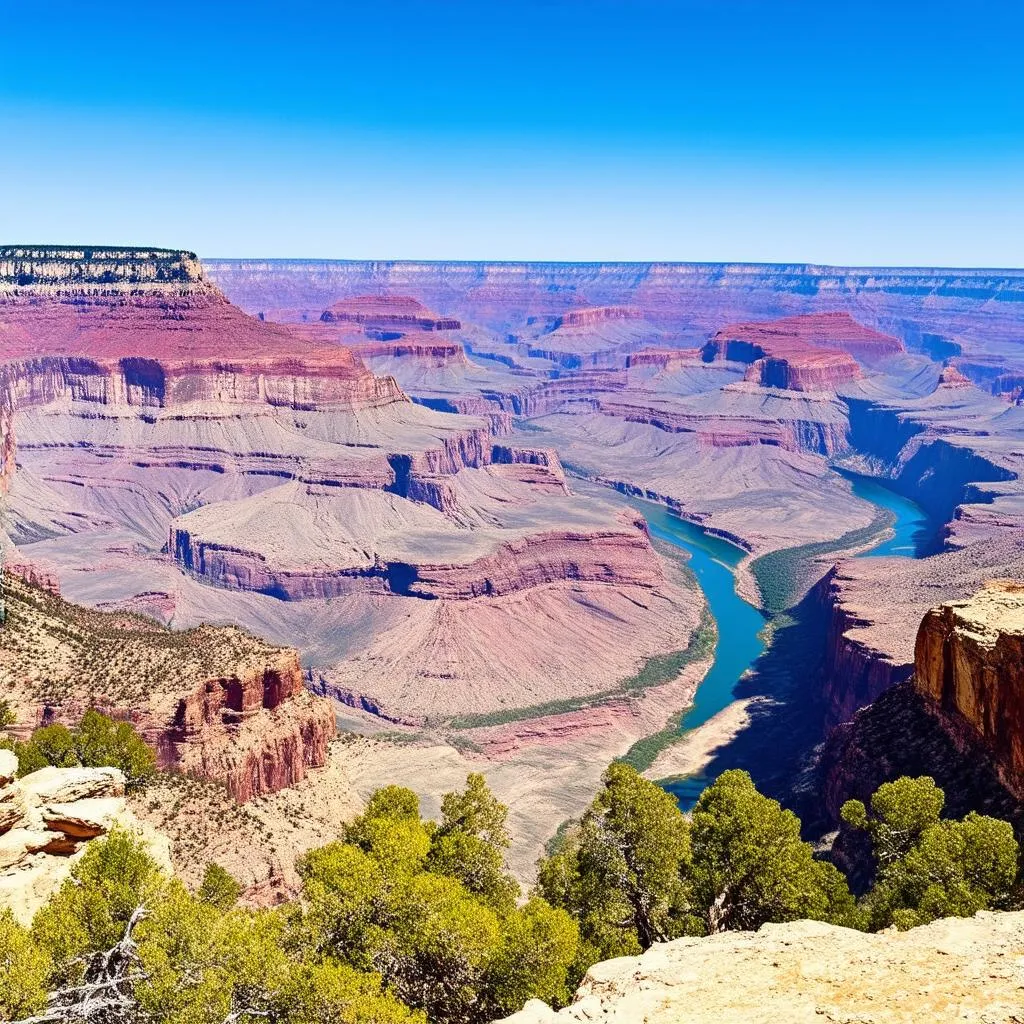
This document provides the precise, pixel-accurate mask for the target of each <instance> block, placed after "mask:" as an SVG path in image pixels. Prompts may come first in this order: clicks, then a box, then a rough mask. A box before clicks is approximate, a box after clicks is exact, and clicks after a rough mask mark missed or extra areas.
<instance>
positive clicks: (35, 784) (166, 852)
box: [0, 750, 171, 925]
mask: <svg viewBox="0 0 1024 1024" xmlns="http://www.w3.org/2000/svg"><path fill="white" fill-rule="evenodd" d="M17 765H18V760H17V758H16V757H15V756H14V754H12V753H11V752H10V751H9V750H0V911H3V910H8V909H9V910H11V911H12V912H13V914H14V916H15V918H17V919H18V920H19V921H21V922H22V923H23V924H26V925H27V924H29V923H30V922H31V920H32V917H33V915H34V914H35V912H36V911H37V910H39V908H40V907H42V906H44V905H45V904H46V902H47V901H48V900H49V899H50V897H51V896H52V895H53V894H54V893H55V892H56V891H57V890H58V889H59V888H60V887H61V885H62V884H63V882H64V880H65V879H66V878H67V877H68V875H69V874H70V873H71V869H72V867H73V866H74V864H75V861H76V860H78V858H79V857H80V856H81V855H82V854H83V853H84V852H85V849H86V847H87V846H88V844H89V841H90V840H92V839H96V838H99V837H100V836H104V835H106V834H107V833H108V832H109V831H110V830H111V829H112V828H114V827H115V826H118V827H120V828H124V829H127V830H129V831H131V832H134V833H136V834H137V835H138V836H139V838H140V839H141V840H142V841H143V842H144V843H145V844H146V846H147V847H148V849H149V852H150V853H151V854H152V855H153V856H154V857H155V858H156V860H157V862H158V863H159V864H160V866H161V867H162V868H164V869H165V870H167V871H170V869H171V846H170V842H169V840H168V839H167V837H166V836H165V835H163V834H162V833H159V832H157V831H156V830H155V829H153V828H152V827H151V826H148V825H143V824H142V823H141V822H140V821H139V820H138V819H137V818H136V817H135V815H134V814H133V813H132V812H131V811H130V810H129V809H128V807H127V804H126V803H125V797H124V792H125V777H124V774H123V773H122V772H121V771H119V770H118V769H117V768H54V767H48V768H41V769H40V770H39V771H35V772H32V773H31V774H29V775H26V776H24V777H23V778H20V779H16V778H15V777H14V776H15V771H16V769H17Z"/></svg>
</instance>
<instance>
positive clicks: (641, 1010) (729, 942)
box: [504, 912, 1024, 1024]
mask: <svg viewBox="0 0 1024 1024" xmlns="http://www.w3.org/2000/svg"><path fill="white" fill-rule="evenodd" d="M1022 948H1024V913H1003V914H1000V913H992V912H987V913H980V914H978V915H977V916H976V917H974V918H971V919H968V920H964V919H960V918H947V919H945V920H941V921H936V922H934V923H933V924H929V925H925V926H924V927H921V928H914V929H911V930H910V931H907V932H882V933H880V934H876V935H867V934H864V933H863V932H857V931H853V930H851V929H847V928H836V927H834V926H832V925H827V924H820V923H818V922H815V921H795V922H793V923H791V924H775V925H765V926H764V927H763V928H762V929H761V930H760V931H759V932H725V933H722V934H720V935H714V936H711V937H710V938H701V939H677V940H675V941H674V942H668V943H660V944H657V945H654V946H652V947H651V948H650V949H649V950H648V951H647V952H646V953H644V954H642V955H641V956H635V957H622V958H620V959H618V960H608V961H605V962H604V963H599V964H595V965H594V966H593V967H592V968H591V969H590V971H589V972H588V973H587V976H586V978H585V979H584V981H583V984H582V985H581V986H580V989H579V991H578V992H577V994H576V999H575V1001H574V1002H573V1003H572V1005H571V1006H569V1007H567V1008H566V1009H564V1010H562V1011H560V1012H559V1013H554V1012H553V1011H552V1010H551V1009H549V1008H548V1007H547V1006H545V1005H544V1004H543V1003H541V1002H538V1001H536V1000H534V1001H531V1002H530V1003H528V1004H527V1006H526V1007H525V1009H523V1010H522V1011H521V1012H519V1013H516V1014H513V1015H512V1016H511V1017H507V1018H505V1022H504V1024H570V1022H584V1021H587V1022H589V1021H598V1020H599V1021H602V1022H606V1024H640V1022H643V1024H732V1022H736V1024H739V1022H741V1021H742V1022H743V1024H853V1022H863V1024H869V1022H870V1024H924V1022H933V1024H946V1022H949V1021H954V1020H955V1021H966V1022H968V1024H1017V1022H1019V1021H1020V1020H1021V1016H1020V1014H1021V1006H1022V1000H1021V976H1020V964H1019V957H1020V951H1021V949H1022Z"/></svg>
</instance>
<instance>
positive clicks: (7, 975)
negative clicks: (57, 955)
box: [0, 910, 52, 1020]
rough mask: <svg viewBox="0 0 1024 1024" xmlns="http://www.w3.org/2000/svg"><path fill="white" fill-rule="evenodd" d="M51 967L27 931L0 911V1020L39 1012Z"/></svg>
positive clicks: (44, 997)
mask: <svg viewBox="0 0 1024 1024" xmlns="http://www.w3.org/2000/svg"><path fill="white" fill-rule="evenodd" d="M51 968H52V964H51V961H50V957H49V956H48V955H47V953H46V951H45V950H44V949H42V948H41V947H40V946H39V945H37V944H36V942H35V941H34V940H33V938H32V936H31V934H30V933H29V930H28V929H27V928H22V927H21V925H19V924H18V923H17V921H15V920H14V916H13V915H12V914H11V912H10V911H9V910H3V911H0V1020H16V1019H18V1018H21V1017H28V1016H30V1015H31V1014H34V1013H37V1012H38V1011H40V1010H42V1009H43V1007H44V1006H45V1005H46V983H47V981H48V980H49V977H50V972H51Z"/></svg>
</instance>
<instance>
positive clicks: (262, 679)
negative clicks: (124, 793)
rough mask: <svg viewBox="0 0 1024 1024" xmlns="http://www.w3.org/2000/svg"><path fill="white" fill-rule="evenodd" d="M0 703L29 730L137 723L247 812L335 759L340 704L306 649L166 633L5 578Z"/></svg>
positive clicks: (170, 759) (172, 760)
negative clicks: (321, 694) (330, 698)
mask: <svg viewBox="0 0 1024 1024" xmlns="http://www.w3.org/2000/svg"><path fill="white" fill-rule="evenodd" d="M4 597H5V601H6V611H7V618H6V621H5V623H4V625H3V628H2V630H0V684H2V685H0V696H3V697H4V698H6V699H7V700H9V701H10V702H11V704H12V705H13V706H14V709H15V715H16V720H17V721H18V723H19V726H20V730H19V731H21V732H23V733H27V732H28V731H29V730H30V729H31V728H33V727H34V726H36V725H39V724H43V723H50V722H65V723H67V724H74V723H77V722H78V720H79V719H80V718H81V716H82V714H83V712H84V711H85V710H87V709H88V708H90V707H96V708H98V709H100V710H102V711H104V712H105V713H107V714H109V715H111V716H113V717H116V718H121V719H128V720H130V721H132V722H133V723H134V725H135V726H136V728H137V729H138V730H139V732H140V733H141V734H142V736H143V738H144V739H145V740H146V742H147V743H149V745H150V746H151V747H153V749H154V750H155V751H156V753H157V758H158V760H159V762H160V764H161V766H162V767H164V768H166V769H172V770H175V771H179V772H183V773H185V774H189V775H194V776H197V777H199V778H205V779H210V780H214V781H217V782H220V783H223V784H224V785H225V786H226V788H227V790H228V792H229V793H230V794H231V795H232V796H233V797H234V798H235V799H236V800H239V801H245V800H249V799H250V798H252V797H254V796H259V795H262V794H266V793H272V792H275V791H277V790H279V789H282V788H284V787H286V786H290V785H293V784H294V783H296V782H299V781H301V780H302V779H303V778H304V777H305V775H306V773H307V771H308V769H310V768H313V767H320V766H322V765H323V764H325V762H326V759H327V744H328V741H329V740H330V739H331V738H332V737H333V736H334V733H335V722H334V713H333V710H332V708H331V705H330V704H329V703H328V702H327V701H324V700H320V699H318V698H316V697H314V696H313V695H312V694H310V693H309V692H308V691H307V690H306V689H305V688H304V686H303V681H302V671H301V668H300V666H299V660H298V656H297V655H296V653H295V651H294V650H289V649H287V648H281V647H274V646H273V645H271V644H268V643H266V642H265V641H262V640H260V639H258V638H257V637H254V636H252V635H251V634H249V633H247V632H245V631H244V630H242V629H237V628H234V627H213V626H201V627H199V628H197V629H193V630H189V631H187V632H175V631H173V630H170V629H165V628H163V627H161V626H159V625H157V623H155V622H154V621H152V620H150V619H144V618H142V617H141V616H137V615H132V614H129V613H106V612H92V611H87V610H86V609H84V608H80V607H78V606H76V605H73V604H71V603H70V602H68V601H65V600H63V599H62V598H60V597H58V596H55V595H54V594H52V593H50V592H48V591H46V590H43V589H41V588H38V587H35V586H33V585H32V584H30V583H28V582H26V581H25V580H23V579H20V578H19V577H17V576H14V575H11V574H5V579H4Z"/></svg>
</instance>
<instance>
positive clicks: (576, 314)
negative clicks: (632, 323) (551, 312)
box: [554, 306, 643, 329]
mask: <svg viewBox="0 0 1024 1024" xmlns="http://www.w3.org/2000/svg"><path fill="white" fill-rule="evenodd" d="M642 319H643V313H642V312H641V311H640V310H639V309H631V308H630V307H629V306H590V307H587V308H585V309H572V310H570V311H569V312H568V313H563V314H562V315H561V316H560V317H558V318H556V320H555V324H554V326H555V328H556V329H557V328H559V327H592V326H594V324H600V323H606V322H607V321H609V320H642Z"/></svg>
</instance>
